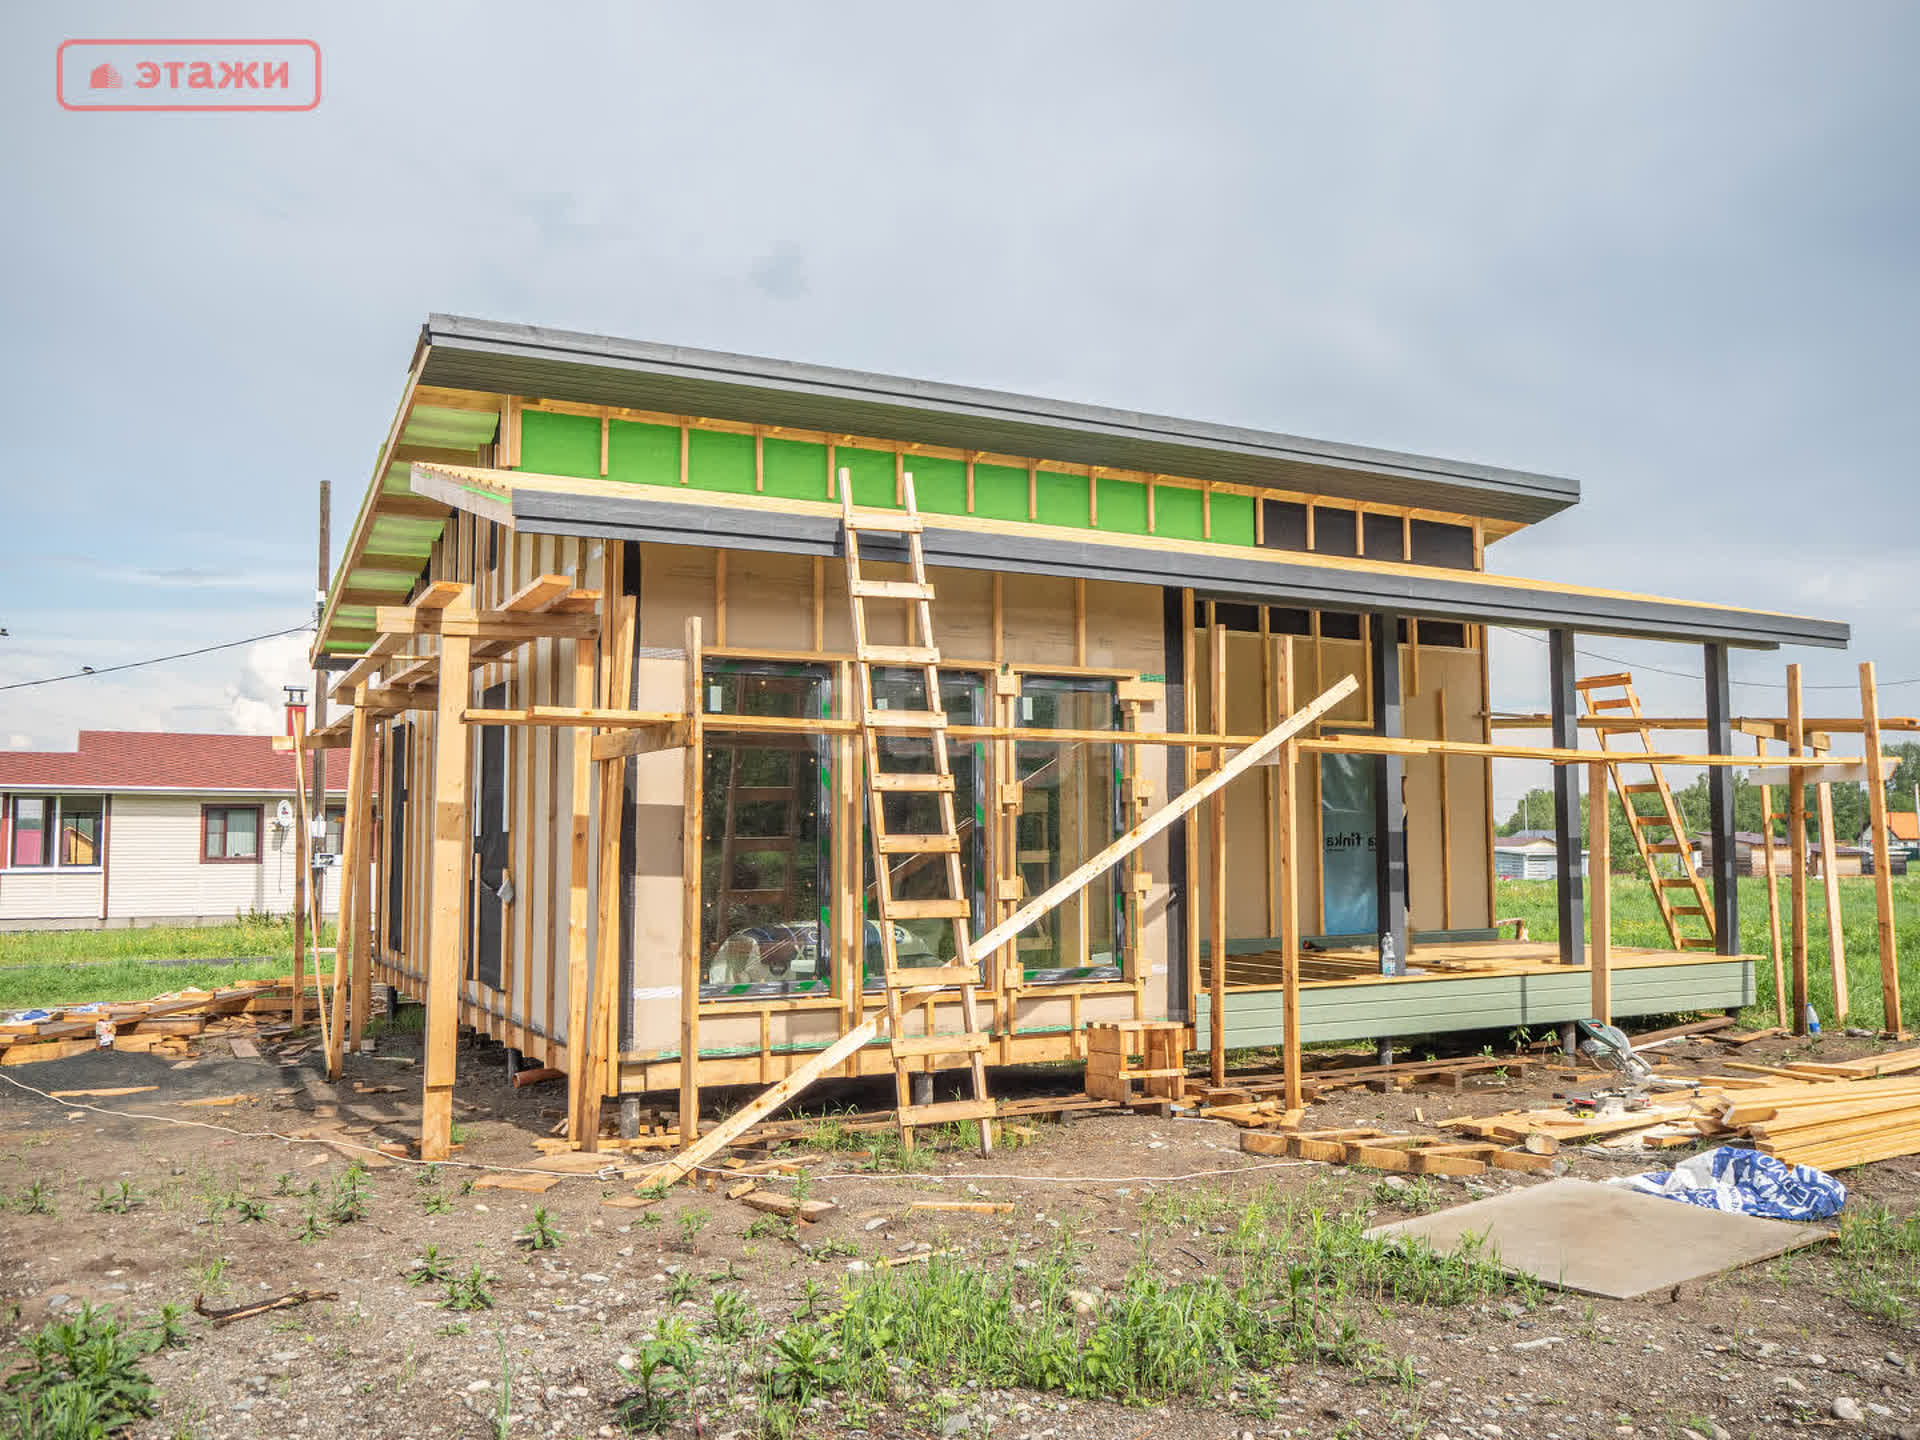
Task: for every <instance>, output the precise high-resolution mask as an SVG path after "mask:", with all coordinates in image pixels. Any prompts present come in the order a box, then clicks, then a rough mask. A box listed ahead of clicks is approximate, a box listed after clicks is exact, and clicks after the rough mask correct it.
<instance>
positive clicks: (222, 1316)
mask: <svg viewBox="0 0 1920 1440" xmlns="http://www.w3.org/2000/svg"><path fill="white" fill-rule="evenodd" d="M339 1298H340V1292H339V1291H338V1290H291V1291H288V1292H287V1293H286V1294H285V1295H280V1296H276V1297H275V1298H274V1299H272V1300H260V1301H256V1302H255V1303H254V1304H252V1305H236V1306H234V1308H233V1309H231V1310H215V1309H213V1308H212V1307H210V1306H209V1305H208V1304H207V1297H206V1296H204V1295H196V1296H194V1297H193V1309H194V1313H195V1314H197V1315H204V1316H205V1317H206V1318H207V1319H209V1320H211V1321H212V1322H213V1323H214V1325H215V1326H216V1327H218V1326H221V1325H231V1324H232V1323H233V1322H234V1321H236V1320H244V1319H246V1318H247V1317H248V1316H249V1315H264V1314H266V1313H267V1311H269V1310H291V1309H292V1308H293V1307H294V1306H296V1305H305V1304H308V1303H310V1302H311V1301H315V1300H338V1299H339Z"/></svg>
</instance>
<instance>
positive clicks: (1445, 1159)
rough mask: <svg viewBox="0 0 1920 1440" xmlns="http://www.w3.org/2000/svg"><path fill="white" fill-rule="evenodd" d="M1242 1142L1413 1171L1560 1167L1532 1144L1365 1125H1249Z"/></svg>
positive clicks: (1333, 1161) (1330, 1161)
mask: <svg viewBox="0 0 1920 1440" xmlns="http://www.w3.org/2000/svg"><path fill="white" fill-rule="evenodd" d="M1240 1148H1241V1149H1242V1150H1245V1151H1248V1152H1250V1153H1252V1154H1256V1155H1286V1156H1289V1157H1291V1158H1293V1159H1296V1160H1317V1161H1319V1162H1320V1163H1322V1164H1325V1165H1360V1166H1364V1167H1365V1168H1367V1169H1370V1170H1389V1171H1396V1172H1399V1173H1402V1174H1411V1175H1481V1174H1485V1173H1486V1171H1488V1170H1489V1169H1494V1170H1527V1171H1533V1172H1535V1173H1544V1172H1549V1171H1551V1170H1552V1169H1553V1168H1554V1159H1553V1157H1552V1156H1551V1155H1542V1154H1535V1153H1533V1152H1532V1151H1528V1150H1510V1149H1508V1148H1507V1147H1506V1146H1504V1145H1496V1144H1489V1143H1485V1142H1482V1143H1479V1144H1474V1143H1463V1142H1460V1141H1455V1140H1449V1139H1448V1138H1447V1137H1446V1136H1444V1135H1412V1134H1405V1133H1389V1132H1387V1131H1384V1130H1373V1129H1368V1128H1365V1127H1360V1128H1351V1129H1341V1130H1299V1131H1295V1132H1294V1133H1292V1134H1290V1135H1274V1134H1269V1133H1266V1132H1264V1131H1260V1130H1248V1131H1247V1132H1246V1133H1244V1134H1243V1135H1241V1137H1240Z"/></svg>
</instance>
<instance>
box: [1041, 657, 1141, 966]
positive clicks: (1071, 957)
mask: <svg viewBox="0 0 1920 1440" xmlns="http://www.w3.org/2000/svg"><path fill="white" fill-rule="evenodd" d="M1019 705H1020V712H1019V717H1018V718H1019V724H1020V725H1021V726H1022V727H1031V728H1034V729H1043V730H1118V729H1119V728H1120V704H1119V701H1118V699H1117V697H1116V691H1115V688H1114V684H1113V682H1112V681H1111V680H1090V679H1045V678H1038V677H1029V678H1027V679H1026V680H1025V681H1023V682H1022V685H1021V689H1020V701H1019ZM1118 764H1119V747H1118V746H1116V745H1109V744H1105V743H1103V742H1100V741H1086V740H1070V741H1052V740H1019V741H1016V742H1015V744H1014V770H1015V778H1016V779H1017V780H1018V781H1019V783H1020V810H1019V814H1018V817H1017V819H1016V821H1015V855H1014V861H1015V865H1016V866H1017V868H1018V870H1019V873H1020V878H1021V881H1022V883H1023V886H1024V890H1025V893H1026V894H1027V895H1038V894H1039V893H1040V892H1041V891H1042V890H1045V889H1046V888H1047V887H1048V886H1049V885H1052V884H1054V883H1055V882H1056V881H1058V880H1060V879H1061V878H1062V877H1063V876H1065V875H1067V874H1069V873H1071V872H1072V871H1073V870H1075V869H1077V868H1078V867H1079V866H1080V865H1082V864H1084V863H1085V862H1086V861H1088V860H1090V859H1092V858H1093V857H1094V856H1095V855H1096V854H1098V853H1099V852H1100V851H1101V850H1102V849H1104V848H1105V847H1106V846H1108V845H1110V844H1112V843H1113V841H1114V840H1116V839H1117V838H1118V837H1119V825H1120V810H1119V803H1120V785H1119V783H1118V782H1119V775H1118V771H1117V768H1116V767H1117V766H1118ZM1118 878H1119V877H1118V876H1117V875H1116V873H1115V871H1114V870H1112V869H1109V870H1106V871H1104V872H1103V873H1102V874H1100V875H1099V876H1097V877H1095V879H1094V880H1093V881H1092V883H1090V884H1089V885H1087V887H1086V888H1085V889H1083V890H1081V891H1080V892H1079V893H1078V894H1076V895H1074V896H1072V897H1071V898H1070V899H1068V900H1066V901H1065V902H1064V903H1062V904H1061V905H1059V906H1056V907H1055V908H1054V909H1053V910H1051V911H1049V912H1048V913H1047V914H1046V915H1044V916H1043V917H1041V919H1040V920H1038V921H1037V922H1035V923H1034V925H1032V926H1031V927H1030V928H1029V929H1028V930H1027V931H1026V933H1025V934H1023V935H1022V936H1020V938H1019V939H1018V940H1016V941H1015V942H1014V943H1015V945H1016V946H1017V947H1018V950H1019V955H1020V964H1021V969H1022V970H1023V971H1024V972H1025V975H1026V979H1027V983H1029V984H1033V983H1044V982H1046V981H1055V980H1097V979H1109V978H1113V977H1116V976H1117V975H1118V974H1119V973H1120V971H1119V965H1120V958H1121V957H1120V940H1119V937H1120V935H1121V934H1122V933H1123V931H1122V929H1121V925H1120V914H1119V893H1120V892H1119V887H1118V884H1117V880H1118Z"/></svg>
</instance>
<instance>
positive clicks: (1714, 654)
mask: <svg viewBox="0 0 1920 1440" xmlns="http://www.w3.org/2000/svg"><path fill="white" fill-rule="evenodd" d="M1704 648H1705V650H1706V662H1707V663H1706V676H1707V753H1708V754H1710V755H1731V754H1732V753H1733V705H1732V700H1731V693H1732V687H1731V685H1730V683H1729V680H1728V674H1727V647H1726V646H1725V645H1708V646H1706V647H1704ZM1733 825H1734V821H1733V776H1732V774H1731V773H1730V772H1729V770H1728V768H1727V767H1726V766H1724V765H1714V766H1712V767H1710V768H1709V769H1708V770H1707V833H1708V834H1710V835H1711V836H1712V837H1713V867H1712V868H1713V935H1714V939H1715V941H1716V942H1717V943H1716V945H1715V947H1714V948H1715V949H1717V950H1718V951H1719V952H1720V953H1721V954H1722V955H1738V954H1739V953H1740V885H1739V882H1738V880H1737V879H1736V878H1735V877H1736V876H1737V875H1738V874H1739V870H1738V868H1737V867H1736V866H1735V864H1734V861H1735V858H1736V857H1735V855H1734V849H1735V847H1736V843H1737V842H1736V841H1735V839H1734V828H1733Z"/></svg>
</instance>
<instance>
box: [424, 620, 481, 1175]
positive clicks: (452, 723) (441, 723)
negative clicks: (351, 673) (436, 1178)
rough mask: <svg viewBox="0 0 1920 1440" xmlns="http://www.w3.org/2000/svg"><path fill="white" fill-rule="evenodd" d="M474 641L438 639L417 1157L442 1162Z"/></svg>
mask: <svg viewBox="0 0 1920 1440" xmlns="http://www.w3.org/2000/svg"><path fill="white" fill-rule="evenodd" d="M455 605H456V608H454V609H449V611H448V618H453V616H454V615H455V614H457V613H458V614H460V615H461V618H467V617H469V616H471V615H472V613H473V610H472V606H473V590H472V587H471V586H462V587H461V592H460V599H459V600H458V601H457V602H455ZM472 649H473V642H472V641H471V640H470V639H468V638H467V637H466V636H465V635H442V636H441V638H440V694H439V704H438V713H437V714H436V715H435V716H434V725H433V810H432V814H433V861H432V868H431V871H430V881H429V883H430V886H431V889H430V891H429V905H428V917H429V918H428V922H427V923H428V936H427V980H426V999H427V1056H426V1060H427V1065H426V1071H427V1073H426V1087H425V1091H424V1093H423V1095H422V1097H421V1102H420V1158H421V1159H422V1160H429V1161H433V1160H445V1159H446V1158H447V1156H448V1155H449V1154H450V1153H451V1151H452V1148H453V1079H454V1049H455V1044H456V1042H457V1041H458V1039H459V1035H460V1014H459V1010H460V973H461V970H462V968H463V967H462V957H461V952H462V950H463V949H464V948H465V942H466V936H467V927H466V924H465V923H464V922H465V918H466V913H467V857H468V856H469V854H471V853H472V846H473V840H472V832H471V830H470V829H469V822H468V817H467V768H468V767H467V726H466V722H465V720H463V719H462V718H461V716H462V714H463V713H464V712H465V710H466V708H467V699H468V695H469V693H470V692H471V690H472V688H473V687H472V666H471V663H470V659H471V655H472Z"/></svg>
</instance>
